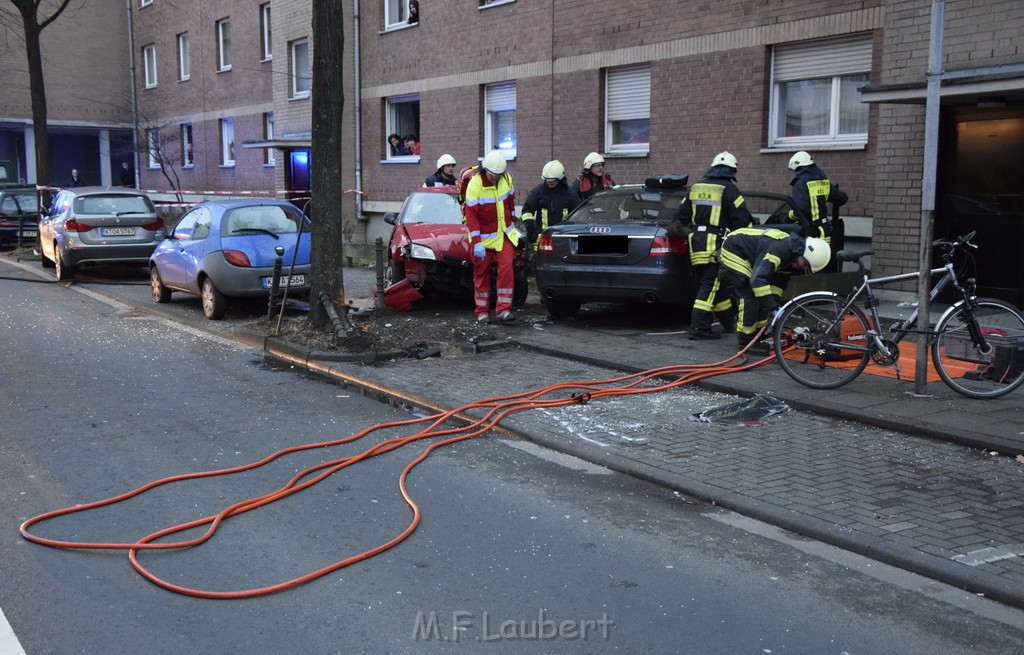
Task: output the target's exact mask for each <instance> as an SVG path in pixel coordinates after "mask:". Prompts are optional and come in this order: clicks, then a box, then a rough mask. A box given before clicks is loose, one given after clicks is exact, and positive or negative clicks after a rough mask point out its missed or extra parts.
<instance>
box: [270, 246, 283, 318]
mask: <svg viewBox="0 0 1024 655" xmlns="http://www.w3.org/2000/svg"><path fill="white" fill-rule="evenodd" d="M274 252H276V253H277V257H275V258H274V272H273V277H272V278H270V300H269V301H268V302H267V320H268V321H270V320H273V318H274V312H275V311H277V308H278V307H279V306H280V299H281V268H282V266H283V265H284V262H283V261H282V260H281V257H282V256H283V255H284V248H282V247H281V246H277V247H276V248H274Z"/></svg>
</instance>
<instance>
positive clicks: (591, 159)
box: [572, 152, 615, 200]
mask: <svg viewBox="0 0 1024 655" xmlns="http://www.w3.org/2000/svg"><path fill="white" fill-rule="evenodd" d="M614 185H615V180H613V179H612V177H611V175H608V174H607V173H605V172H604V157H602V156H601V155H599V154H597V153H596V152H592V153H590V154H589V155H587V157H586V159H584V160H583V172H581V173H580V176H579V179H577V180H576V181H575V182H573V183H572V190H573V191H575V192H576V195H578V196H579V197H580V199H581V200H586V199H587V198H589V197H590V196H592V195H594V194H595V193H597V192H598V191H604V190H605V189H610V188H611V187H613V186H614Z"/></svg>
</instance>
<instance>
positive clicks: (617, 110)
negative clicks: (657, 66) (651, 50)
mask: <svg viewBox="0 0 1024 655" xmlns="http://www.w3.org/2000/svg"><path fill="white" fill-rule="evenodd" d="M605 96H606V101H607V105H606V108H605V114H606V117H607V119H608V120H609V121H624V120H632V119H637V118H650V117H651V67H650V66H630V67H629V68H615V69H612V70H609V71H608V74H607V83H606V85H605Z"/></svg>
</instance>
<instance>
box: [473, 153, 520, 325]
mask: <svg viewBox="0 0 1024 655" xmlns="http://www.w3.org/2000/svg"><path fill="white" fill-rule="evenodd" d="M506 167H507V163H506V161H505V156H504V155H502V154H501V152H499V151H497V150H492V151H490V152H488V153H487V154H486V155H484V158H483V161H482V162H480V168H479V170H478V171H477V172H476V173H474V174H473V176H472V177H471V178H470V179H469V182H468V183H467V184H466V189H465V204H464V205H463V215H464V216H465V219H466V227H467V228H468V230H469V245H470V247H471V248H472V249H473V302H474V314H475V315H476V319H477V322H479V323H488V322H490V316H489V313H488V305H489V303H490V297H491V265H492V264H493V263H495V262H496V263H497V265H498V280H497V289H496V294H495V295H496V296H497V303H496V304H495V307H494V314H495V317H496V318H497V319H498V321H499V322H500V323H510V322H512V321H514V320H515V315H514V314H513V313H512V295H513V291H514V288H515V273H514V270H513V263H514V257H515V250H516V247H517V246H518V245H519V231H518V230H517V229H516V226H515V219H516V216H515V199H516V190H515V187H513V186H512V176H511V175H510V174H509V173H507V172H506V171H505V169H506Z"/></svg>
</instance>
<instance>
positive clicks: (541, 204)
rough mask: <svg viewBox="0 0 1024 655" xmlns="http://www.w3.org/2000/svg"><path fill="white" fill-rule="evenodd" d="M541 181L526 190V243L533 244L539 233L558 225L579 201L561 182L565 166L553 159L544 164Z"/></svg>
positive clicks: (524, 204) (524, 216) (524, 214)
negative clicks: (528, 190) (528, 191)
mask: <svg viewBox="0 0 1024 655" xmlns="http://www.w3.org/2000/svg"><path fill="white" fill-rule="evenodd" d="M540 176H541V179H542V180H543V181H542V182H541V183H540V184H538V185H537V186H535V187H533V188H532V189H530V193H528V194H527V195H526V202H525V203H523V226H524V227H525V228H526V241H527V242H528V243H536V241H537V237H538V236H539V235H540V233H541V232H543V231H544V230H546V229H548V228H549V227H551V226H552V225H558V224H559V223H561V222H562V221H563V220H565V217H566V216H568V215H569V213H570V212H572V210H574V209H576V208H577V207H579V206H580V203H581V202H583V201H582V200H580V197H579V196H578V195H577V194H576V192H575V191H573V190H572V189H570V188H569V185H568V184H567V183H566V181H565V166H563V165H562V162H560V161H558V160H557V159H556V160H554V161H549V162H548V163H546V164H544V168H543V170H542V171H541V173H540Z"/></svg>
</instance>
